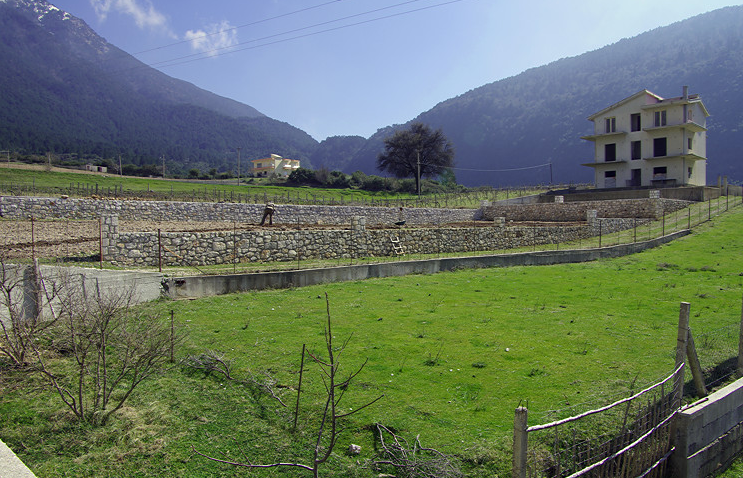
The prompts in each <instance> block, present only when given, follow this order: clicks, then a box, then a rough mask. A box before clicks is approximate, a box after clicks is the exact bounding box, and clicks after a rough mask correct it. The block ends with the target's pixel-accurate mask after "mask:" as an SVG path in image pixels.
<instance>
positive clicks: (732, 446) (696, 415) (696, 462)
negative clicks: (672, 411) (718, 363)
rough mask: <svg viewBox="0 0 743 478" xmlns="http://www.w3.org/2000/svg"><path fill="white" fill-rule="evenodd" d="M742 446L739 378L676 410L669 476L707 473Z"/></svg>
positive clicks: (727, 461)
mask: <svg viewBox="0 0 743 478" xmlns="http://www.w3.org/2000/svg"><path fill="white" fill-rule="evenodd" d="M742 450H743V379H741V380H738V381H736V382H734V383H732V384H730V385H728V386H727V387H724V388H722V389H720V390H718V391H716V392H714V393H712V394H711V395H709V396H708V397H706V398H704V399H702V400H700V401H698V402H696V403H695V404H693V405H692V406H690V407H689V408H687V409H685V410H682V411H681V412H679V415H678V425H677V434H676V452H675V453H674V455H673V458H672V463H673V466H674V472H673V476H674V477H676V478H697V477H700V478H702V477H706V476H711V475H713V474H714V473H715V472H718V471H720V470H724V469H725V468H727V467H728V466H729V465H730V463H731V462H732V461H733V459H734V458H735V456H736V455H737V454H738V453H740V452H741V451H742Z"/></svg>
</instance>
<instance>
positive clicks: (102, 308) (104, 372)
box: [34, 283, 181, 425]
mask: <svg viewBox="0 0 743 478" xmlns="http://www.w3.org/2000/svg"><path fill="white" fill-rule="evenodd" d="M132 299H133V289H131V288H126V289H123V290H122V289H119V290H112V289H108V290H100V289H98V290H96V291H95V293H91V294H86V291H85V290H84V288H83V287H75V286H74V285H73V284H72V283H71V284H68V287H65V288H63V289H61V294H60V295H59V296H58V300H59V305H58V310H59V312H58V319H57V322H56V323H55V325H54V327H52V328H50V332H52V333H53V334H54V336H55V337H56V340H57V341H58V343H59V344H61V345H59V346H58V347H57V351H59V350H60V349H61V350H62V351H63V353H64V354H67V355H69V356H70V358H71V360H70V361H67V360H60V357H59V354H58V353H54V352H55V351H54V350H50V349H48V348H42V347H41V346H39V345H36V346H34V356H35V364H34V365H35V367H36V370H37V371H38V372H39V373H41V375H42V376H43V377H44V378H45V379H46V381H47V383H48V384H49V385H50V386H51V388H52V389H54V390H55V391H56V392H57V394H58V395H59V397H60V398H61V400H62V401H63V402H64V404H65V405H66V406H67V407H68V408H69V409H70V410H71V411H72V412H73V413H74V415H75V416H76V417H77V418H78V419H79V420H82V421H86V422H90V423H94V424H99V425H105V423H106V421H107V420H108V418H109V417H110V416H111V414H112V413H114V412H116V411H117V410H119V409H120V408H121V407H122V406H123V405H124V402H125V401H126V400H127V399H128V398H129V397H130V395H131V394H132V392H134V390H135V389H136V388H137V386H138V385H139V384H140V383H142V381H143V380H145V379H146V378H148V377H150V376H152V375H153V374H155V373H157V372H159V371H161V370H162V369H163V367H164V366H165V364H166V362H168V360H169V358H170V350H171V345H172V344H173V342H174V341H175V342H179V341H180V340H181V337H180V336H175V337H173V335H172V333H171V329H170V325H169V324H168V323H167V322H166V321H165V320H163V319H161V318H159V317H158V316H156V315H154V314H151V313H148V312H147V311H145V310H144V309H140V308H135V307H134V302H133V300H132ZM70 362H71V363H70Z"/></svg>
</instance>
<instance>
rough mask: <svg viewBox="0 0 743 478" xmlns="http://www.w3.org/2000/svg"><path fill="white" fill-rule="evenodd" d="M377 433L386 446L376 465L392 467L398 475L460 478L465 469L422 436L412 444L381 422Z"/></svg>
mask: <svg viewBox="0 0 743 478" xmlns="http://www.w3.org/2000/svg"><path fill="white" fill-rule="evenodd" d="M377 433H378V437H379V441H380V444H381V447H382V450H381V455H382V456H381V458H380V459H379V460H375V461H374V464H375V465H376V466H381V467H385V466H387V467H392V468H393V469H394V470H395V473H396V475H395V476H400V477H408V478H459V477H461V476H462V472H461V471H460V470H459V468H458V467H457V466H456V465H455V464H454V463H453V462H452V460H451V458H450V457H449V456H447V455H445V454H443V453H441V452H440V451H438V450H436V449H434V448H425V447H424V446H422V445H421V442H420V435H418V436H416V437H415V442H414V443H413V445H412V447H411V446H410V445H409V444H408V442H407V441H406V440H405V439H404V438H402V437H400V436H398V435H396V434H395V433H393V432H392V431H391V430H390V429H389V428H387V427H385V426H384V425H381V424H379V423H378V424H377Z"/></svg>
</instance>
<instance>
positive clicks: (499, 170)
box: [450, 163, 551, 173]
mask: <svg viewBox="0 0 743 478" xmlns="http://www.w3.org/2000/svg"><path fill="white" fill-rule="evenodd" d="M550 164H551V163H544V164H538V165H536V166H526V167H523V168H510V169H469V168H450V169H456V170H458V171H478V172H481V173H504V172H508V171H525V170H527V169H538V168H543V167H545V166H549V165H550Z"/></svg>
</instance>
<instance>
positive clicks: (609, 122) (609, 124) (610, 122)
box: [604, 118, 617, 133]
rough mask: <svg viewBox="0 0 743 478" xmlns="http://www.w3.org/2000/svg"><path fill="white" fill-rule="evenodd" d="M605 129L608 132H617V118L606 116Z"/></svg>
mask: <svg viewBox="0 0 743 478" xmlns="http://www.w3.org/2000/svg"><path fill="white" fill-rule="evenodd" d="M604 131H605V132H607V133H616V132H617V119H616V118H606V123H605V125H604Z"/></svg>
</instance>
